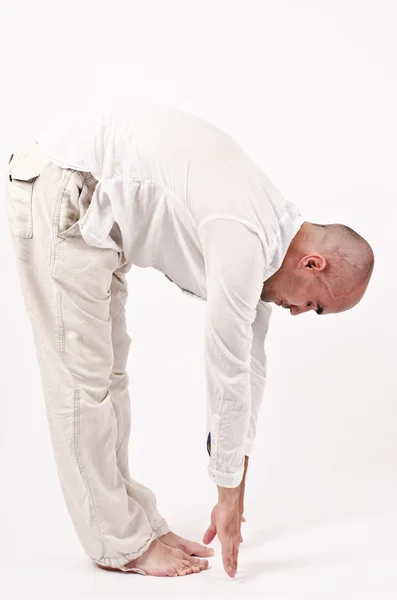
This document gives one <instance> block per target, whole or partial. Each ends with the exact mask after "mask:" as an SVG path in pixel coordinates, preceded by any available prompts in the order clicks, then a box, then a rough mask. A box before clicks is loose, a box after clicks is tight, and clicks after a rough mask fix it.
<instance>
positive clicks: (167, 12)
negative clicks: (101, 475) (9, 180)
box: [0, 0, 397, 600]
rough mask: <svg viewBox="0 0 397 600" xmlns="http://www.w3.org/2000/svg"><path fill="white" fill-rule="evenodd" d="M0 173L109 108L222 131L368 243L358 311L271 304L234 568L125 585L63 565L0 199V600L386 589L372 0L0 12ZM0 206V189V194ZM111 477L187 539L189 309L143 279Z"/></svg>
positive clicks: (384, 278)
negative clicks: (70, 120) (127, 437)
mask: <svg viewBox="0 0 397 600" xmlns="http://www.w3.org/2000/svg"><path fill="white" fill-rule="evenodd" d="M0 7H1V14H0V23H1V26H0V27H1V32H0V33H1V35H0V46H1V48H0V50H1V52H0V61H1V76H2V94H1V100H0V102H1V117H0V131H1V135H0V158H1V161H2V164H3V165H4V171H5V167H6V162H7V159H8V155H9V154H10V151H11V150H12V149H13V148H14V147H15V145H16V144H18V143H19V141H20V140H22V139H23V140H25V139H29V138H30V136H31V135H32V134H33V133H34V132H35V131H36V130H37V128H38V127H39V126H41V125H42V124H43V123H44V122H45V120H46V118H47V117H48V116H49V115H50V114H52V113H54V112H56V111H58V110H67V109H69V108H73V109H78V108H80V107H81V106H86V105H87V104H88V105H90V104H92V105H94V104H95V101H96V99H99V98H100V99H101V101H102V100H103V99H109V100H112V98H114V97H123V96H124V97H125V96H128V95H131V96H133V97H135V98H139V99H149V100H153V101H155V102H160V103H164V104H170V105H173V106H176V107H179V108H182V109H184V110H187V111H190V112H193V113H195V114H198V115H199V116H201V117H204V118H206V119H207V120H209V121H211V122H213V123H214V124H216V125H217V126H218V127H221V128H223V129H224V130H226V131H227V132H228V133H229V134H230V135H232V136H233V137H234V138H235V139H236V140H237V141H238V142H239V143H240V144H241V145H242V146H243V147H244V148H245V149H246V151H247V152H248V153H249V154H250V155H251V156H252V157H253V159H254V160H255V161H256V162H257V163H258V164H259V165H260V166H261V167H262V168H263V170H264V171H265V172H266V173H267V175H268V176H269V177H270V178H271V179H272V180H273V182H274V183H275V184H276V186H277V187H278V188H279V189H280V190H281V191H282V193H283V194H284V196H285V197H286V198H288V199H289V200H291V201H293V202H295V203H296V204H298V206H299V207H300V208H301V211H302V213H303V215H304V218H305V219H306V220H308V221H312V222H319V223H332V222H341V223H345V224H347V225H349V226H351V227H352V228H353V229H356V230H357V231H358V232H359V233H361V234H362V235H363V236H364V237H366V238H367V239H368V241H369V242H370V243H371V245H372V246H373V248H374V251H375V256H376V266H375V270H374V274H373V278H372V281H371V283H370V286H369V288H368V291H367V294H366V295H365V297H364V299H363V300H362V302H361V303H360V304H359V305H358V306H357V307H355V308H354V309H352V310H351V311H348V312H346V313H342V314H338V315H327V316H322V317H318V316H317V315H316V314H314V313H313V312H310V313H306V314H304V315H301V316H299V317H292V316H290V314H289V313H288V311H283V309H281V308H277V307H274V309H273V317H272V322H271V325H270V331H269V335H268V340H267V344H266V346H267V353H268V361H269V367H268V368H269V376H268V384H267V389H266V395H265V400H264V405H263V408H262V411H261V416H260V423H259V430H258V434H257V442H256V446H255V451H254V454H253V455H252V457H251V459H250V466H249V471H248V476H247V486H246V508H245V516H246V518H247V523H246V524H243V526H242V527H243V537H244V543H243V544H242V546H241V548H240V560H239V572H238V575H237V577H236V579H235V580H230V579H229V578H228V577H227V575H226V574H225V573H224V572H223V568H222V563H221V557H220V546H219V543H218V541H216V543H215V544H214V546H215V548H216V556H215V557H214V558H212V559H210V565H211V568H210V569H209V570H208V571H206V572H203V573H201V574H198V575H190V576H187V577H182V578H175V579H169V578H168V579H166V578H154V577H142V576H139V575H129V576H126V575H124V574H120V573H109V572H106V571H102V570H100V569H98V568H97V567H95V566H94V565H93V564H92V563H91V561H90V560H89V559H88V558H87V557H86V556H85V554H84V552H83V550H82V548H81V547H80V544H79V542H78V540H77V537H76V535H75V533H74V529H73V526H72V523H71V521H70V519H69V516H68V514H67V511H66V508H65V505H64V502H63V498H62V495H61V492H60V487H59V484H58V479H57V474H56V469H55V462H54V459H53V456H52V448H51V444H50V437H49V433H48V430H47V425H46V416H45V412H44V400H43V398H42V391H41V383H40V379H39V373H38V367H37V364H36V357H35V350H34V345H33V340H32V334H31V330H30V323H29V321H28V317H27V315H26V314H25V309H24V305H23V300H22V296H21V292H20V289H19V282H18V278H17V273H16V267H15V259H14V256H13V249H12V243H11V238H10V235H9V232H8V226H7V222H6V213H5V206H4V202H2V203H1V213H0V228H1V230H0V251H1V280H2V286H1V295H0V302H1V306H0V309H1V325H0V327H1V336H2V345H1V363H0V365H1V366H0V368H1V383H2V394H1V397H2V401H1V407H2V408H1V420H0V448H1V452H0V467H1V480H0V486H1V496H0V498H1V499H0V519H1V527H0V571H1V574H0V589H1V592H0V593H2V595H4V597H7V598H18V599H20V598H21V599H22V598H24V596H26V597H29V598H36V597H37V598H44V597H49V598H50V597H51V598H52V597H54V596H55V595H57V596H58V597H62V598H83V597H85V596H91V595H94V596H110V597H112V596H114V597H116V596H119V595H120V596H124V595H125V596H129V595H131V596H134V597H139V596H149V595H150V596H152V597H155V596H158V597H162V596H165V595H175V596H180V595H181V596H184V595H186V596H194V595H196V596H198V597H210V596H226V595H230V596H237V597H247V596H250V597H251V596H255V595H258V596H261V597H266V598H267V599H268V600H271V599H273V598H285V599H288V600H289V599H294V600H295V599H297V598H302V599H303V598H305V600H306V599H309V598H316V599H317V598H322V599H323V598H345V597H346V598H349V599H352V598H354V599H355V598H360V599H362V598H376V599H377V600H384V599H389V598H390V599H391V598H395V597H396V594H397V541H396V533H397V511H396V503H397V479H396V474H397V435H396V430H397V428H396V417H397V406H396V404H397V402H396V401H397V386H396V380H395V370H396V345H395V344H396V341H395V340H396V324H397V319H396V300H395V298H396V262H395V243H396V242H395V240H396V228H397V208H396V191H397V185H396V158H397V157H396V147H397V135H396V134H397V126H396V125H397V123H396V106H397V78H396V55H397V54H396V53H397V42H396V34H395V32H396V26H397V5H396V4H395V2H393V1H392V0H390V1H386V0H376V1H375V0H374V1H370V2H369V1H365V0H361V1H357V2H355V1H354V0H344V1H338V0H334V1H333V2H328V1H319V0H318V1H314V0H313V1H311V2H309V1H303V0H296V1H293V0H290V1H288V0H277V1H276V0H273V1H267V0H262V1H257V2H255V1H249V0H244V1H243V0H240V1H231V0H229V1H222V0H211V1H204V0H197V1H191V0H184V1H179V2H178V1H173V0H164V1H159V2H153V1H150V0H141V1H124V2H123V1H117V0H113V1H112V2H108V3H105V2H103V3H100V2H94V1H85V2H84V1H79V2H77V1H76V0H68V2H62V3H59V2H54V1H52V2H43V1H40V0H35V2H28V1H27V0H25V1H24V2H17V1H16V0H14V1H13V2H12V3H7V5H6V3H5V2H2V3H1V5H0ZM3 196H4V195H3ZM129 287H130V300H129V311H128V319H129V327H130V334H131V337H132V341H133V343H132V349H131V358H130V363H129V371H130V377H131V396H132V414H133V425H132V435H131V442H130V462H131V471H132V475H133V477H134V478H135V479H138V480H140V481H142V483H144V484H146V485H148V486H149V487H151V488H152V489H153V490H154V491H155V493H156V495H157V500H158V505H159V509H160V511H161V512H162V513H163V514H164V516H165V517H166V519H167V520H168V522H169V523H170V526H171V527H172V529H173V530H174V531H175V532H176V533H178V534H180V535H184V536H187V537H188V536H190V537H192V538H194V539H196V540H198V541H201V538H202V535H203V533H204V531H205V529H206V527H207V526H208V524H209V517H210V511H211V509H212V506H213V505H214V504H215V502H216V498H217V495H216V487H215V486H214V485H213V483H212V482H211V481H210V479H209V477H208V475H207V470H206V467H207V462H208V455H207V453H206V447H205V408H206V403H205V396H204V389H205V388H204V385H205V384H204V374H203V366H202V350H203V344H202V341H203V316H204V312H203V311H204V309H205V304H204V303H201V302H199V301H196V300H194V299H191V298H188V297H187V296H185V295H184V294H182V293H181V292H180V291H179V290H178V289H177V288H176V286H173V285H171V284H170V283H169V282H168V281H167V280H166V278H165V277H163V276H162V275H161V274H159V273H156V272H154V271H151V270H149V269H146V270H143V269H138V268H136V267H135V268H133V270H132V271H131V274H130V277H129Z"/></svg>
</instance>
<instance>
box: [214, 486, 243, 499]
mask: <svg viewBox="0 0 397 600" xmlns="http://www.w3.org/2000/svg"><path fill="white" fill-rule="evenodd" d="M240 495H241V484H240V485H238V486H237V487H235V488H225V487H221V486H220V485H218V501H219V502H221V503H222V504H237V503H238V502H239V500H240Z"/></svg>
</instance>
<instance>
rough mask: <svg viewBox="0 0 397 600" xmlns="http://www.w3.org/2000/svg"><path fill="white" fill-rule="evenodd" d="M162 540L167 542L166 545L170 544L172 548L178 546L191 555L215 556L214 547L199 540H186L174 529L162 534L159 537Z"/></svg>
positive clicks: (164, 542)
mask: <svg viewBox="0 0 397 600" xmlns="http://www.w3.org/2000/svg"><path fill="white" fill-rule="evenodd" d="M158 539H159V540H160V542H162V543H163V544H166V546H170V547H171V548H178V549H179V550H182V551H183V552H186V554H188V555H189V556H201V557H203V556H213V555H214V549H213V548H208V546H202V545H201V544H198V543H197V542H191V541H190V540H186V539H185V538H183V537H180V536H179V535H176V534H175V533H172V531H170V532H168V533H166V534H165V535H162V536H160V537H159V538H158Z"/></svg>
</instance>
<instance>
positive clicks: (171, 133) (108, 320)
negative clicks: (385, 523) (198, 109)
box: [8, 105, 374, 577]
mask: <svg viewBox="0 0 397 600" xmlns="http://www.w3.org/2000/svg"><path fill="white" fill-rule="evenodd" d="M8 199H9V202H8V206H9V221H10V228H11V233H12V237H13V241H14V246H15V251H16V255H17V263H18V270H19V274H20V280H21V286H22V290H23V295H24V298H25V303H26V307H27V310H28V312H29V316H30V319H31V322H32V326H33V332H34V337H35V343H36V348H37V356H38V361H39V365H40V371H41V375H42V381H43V388H44V395H45V402H46V410H47V415H48V422H49V427H50V433H51V439H52V444H53V449H54V454H55V458H56V464H57V469H58V473H59V478H60V482H61V486H62V491H63V494H64V497H65V501H66V504H67V507H68V510H69V513H70V515H71V518H72V520H73V523H74V526H75V529H76V532H77V535H78V537H79V539H80V541H81V543H82V545H83V548H84V550H85V552H86V554H87V555H88V556H89V557H91V558H92V559H93V560H94V561H95V563H96V564H97V565H98V566H100V567H102V568H108V569H113V570H114V569H116V570H120V571H132V572H136V573H141V574H144V575H157V576H176V575H185V574H190V573H196V572H199V571H201V570H203V569H206V568H207V566H208V561H207V560H200V558H195V556H196V557H208V556H210V555H211V554H212V553H213V552H212V550H211V549H209V548H206V547H204V546H201V545H200V544H197V543H194V542H190V541H188V540H185V539H183V538H181V537H179V536H177V535H176V534H174V533H172V532H171V531H170V528H169V527H168V524H167V522H166V521H165V519H164V518H163V517H162V516H161V515H160V514H159V512H158V510H157V504H156V499H155V496H154V494H153V493H152V492H151V491H150V490H149V489H147V488H146V487H144V486H143V485H141V484H140V483H138V482H137V481H135V480H134V479H132V478H131V475H130V473H129V467H128V439H129V434H130V412H129V411H130V405H129V396H128V375H127V373H126V364H127V355H128V349H129V345H130V337H129V335H128V333H127V330H126V320H125V305H126V300H127V283H126V274H127V272H128V271H129V269H130V268H131V265H132V264H134V265H137V266H140V267H152V268H154V269H157V270H159V271H161V272H162V273H164V274H165V275H166V276H167V278H168V279H170V280H171V281H172V282H173V283H175V284H176V285H177V286H179V287H180V288H181V289H182V290H183V291H184V292H185V293H187V294H190V295H193V296H195V297H197V298H200V299H202V300H204V301H206V320H205V339H204V341H205V345H204V350H205V374H206V383H207V401H208V413H207V414H208V419H207V432H206V443H207V449H208V453H209V455H210V460H209V466H208V472H209V475H210V477H211V479H212V480H213V481H214V483H215V484H216V485H217V487H218V503H217V504H216V506H215V507H214V509H213V511H212V514H211V524H210V526H209V528H208V530H207V531H206V533H205V535H204V539H203V542H204V544H208V543H210V542H211V541H212V540H213V539H214V537H215V535H218V537H219V540H220V542H221V544H222V558H223V564H224V568H225V570H226V572H227V573H228V575H229V576H230V577H234V576H235V573H236V570H237V555H238V547H239V543H240V542H241V540H242V538H241V521H242V520H243V519H244V517H243V506H244V486H245V476H246V470H247V465H248V457H249V456H250V454H251V452H252V448H253V444H254V438H255V432H256V424H257V420H258V414H259V408H260V405H261V401H262V397H263V390H264V385H265V376H266V362H265V353H264V340H265V336H266V333H267V330H268V324H269V318H270V312H271V306H270V303H275V304H278V305H282V306H283V307H284V308H288V309H289V310H290V311H291V314H294V315H296V314H301V313H302V312H305V311H307V310H315V311H316V312H317V313H318V314H324V315H325V314H329V313H334V312H340V311H344V310H347V309H349V308H351V307H353V306H354V305H355V304H357V302H358V301H359V300H360V298H361V297H362V296H363V294H364V292H365V289H366V287H367V285H368V282H369V279H370V277H371V273H372V269H373V264H374V257H373V253H372V250H371V248H370V246H369V245H368V243H367V242H366V241H365V240H364V239H362V238H361V237H360V236H359V235H358V234H356V233H355V232H354V231H352V230H351V229H349V228H348V227H345V226H343V225H317V224H313V223H309V222H307V221H304V220H303V218H302V216H301V215H300V213H299V211H298V209H297V207H296V206H294V205H293V204H292V203H289V202H285V201H284V200H283V198H282V197H281V195H280V193H279V192H278V191H277V190H276V188H275V187H274V186H273V185H272V184H271V182H270V181H269V179H268V178H267V177H266V175H265V174H264V173H263V172H262V171H261V170H260V169H259V167H258V166H256V165H255V164H254V162H253V161H252V160H251V159H250V158H249V157H248V156H247V154H246V153H245V152H244V151H243V150H242V148H241V147H240V146H239V145H238V144H237V143H236V142H235V141H234V140H233V139H231V138H230V137H229V136H227V135H226V134H225V133H223V132H222V131H220V130H219V129H218V128H216V127H215V126H213V125H211V124H210V123H207V122H205V121H203V120H201V119H199V118H198V117H195V116H193V115H189V114H187V113H185V112H182V111H179V110H176V109H173V108H169V107H164V106H158V105H144V106H139V107H137V106H135V107H134V108H131V109H127V110H119V111H114V112H110V113H106V114H92V115H89V116H88V115H83V116H82V117H81V116H77V115H73V116H72V118H71V119H61V120H59V121H57V122H55V123H54V124H52V125H50V126H49V127H48V128H47V129H46V130H45V131H43V132H41V133H40V135H38V136H37V137H36V139H35V140H34V141H32V142H31V143H29V144H28V145H27V147H26V148H24V149H21V150H20V151H18V152H14V154H13V155H12V156H11V158H10V163H9V181H8Z"/></svg>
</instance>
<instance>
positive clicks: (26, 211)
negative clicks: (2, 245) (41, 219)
mask: <svg viewBox="0 0 397 600" xmlns="http://www.w3.org/2000/svg"><path fill="white" fill-rule="evenodd" d="M38 176H39V173H38V172H37V169H36V168H35V167H34V166H33V165H30V164H29V162H25V161H24V160H22V158H20V156H19V155H18V154H13V155H12V156H11V158H10V162H9V164H8V181H7V200H8V203H7V209H8V219H9V224H10V229H11V235H12V236H13V237H20V238H31V237H33V220H32V198H33V187H34V183H35V181H36V179H37V177H38Z"/></svg>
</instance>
